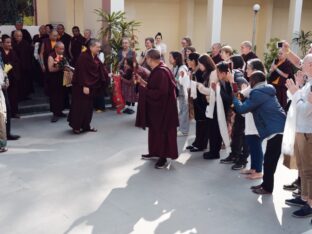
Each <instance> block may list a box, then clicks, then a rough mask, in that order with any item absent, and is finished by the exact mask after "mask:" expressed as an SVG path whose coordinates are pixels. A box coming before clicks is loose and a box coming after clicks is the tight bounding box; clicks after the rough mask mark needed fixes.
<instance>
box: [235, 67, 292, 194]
mask: <svg viewBox="0 0 312 234" xmlns="http://www.w3.org/2000/svg"><path fill="white" fill-rule="evenodd" d="M250 85H251V88H252V91H251V92H250V96H249V98H248V99H246V100H245V101H244V102H241V101H240V100H239V99H238V98H237V97H234V98H233V104H234V107H235V110H236V112H237V113H240V114H244V113H247V112H251V113H252V114H253V117H254V121H255V125H256V127H257V130H258V132H259V137H260V139H261V140H264V139H267V140H268V142H267V146H266V151H265V155H264V165H263V169H264V170H263V171H264V174H263V182H262V184H260V185H258V186H252V187H251V189H252V191H253V192H254V193H256V194H261V195H264V194H271V193H272V192H273V187H274V173H275V170H276V167H277V163H278V160H279V157H280V155H281V145H282V139H283V135H282V134H283V131H284V126H285V121H286V115H285V112H284V110H283V108H282V107H281V106H280V104H279V102H278V100H277V98H276V90H275V88H274V87H273V86H272V85H268V84H266V82H265V75H264V73H263V72H261V71H256V72H254V73H253V74H252V75H251V77H250Z"/></svg>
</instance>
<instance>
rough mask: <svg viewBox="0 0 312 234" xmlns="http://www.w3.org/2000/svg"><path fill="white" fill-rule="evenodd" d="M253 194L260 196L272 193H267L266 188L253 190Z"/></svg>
mask: <svg viewBox="0 0 312 234" xmlns="http://www.w3.org/2000/svg"><path fill="white" fill-rule="evenodd" d="M252 192H253V193H255V194H258V195H270V194H272V193H270V192H268V191H266V190H265V189H264V188H262V187H261V188H258V189H253V190H252Z"/></svg>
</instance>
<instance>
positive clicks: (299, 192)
mask: <svg viewBox="0 0 312 234" xmlns="http://www.w3.org/2000/svg"><path fill="white" fill-rule="evenodd" d="M292 196H293V197H301V189H296V190H295V191H293V193H292Z"/></svg>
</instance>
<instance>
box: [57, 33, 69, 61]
mask: <svg viewBox="0 0 312 234" xmlns="http://www.w3.org/2000/svg"><path fill="white" fill-rule="evenodd" d="M71 38H72V37H71V36H70V35H69V34H67V33H64V34H63V35H62V36H59V38H58V40H59V41H61V42H63V44H64V46H65V53H64V56H65V57H66V58H69V57H70V54H69V44H70V40H71Z"/></svg>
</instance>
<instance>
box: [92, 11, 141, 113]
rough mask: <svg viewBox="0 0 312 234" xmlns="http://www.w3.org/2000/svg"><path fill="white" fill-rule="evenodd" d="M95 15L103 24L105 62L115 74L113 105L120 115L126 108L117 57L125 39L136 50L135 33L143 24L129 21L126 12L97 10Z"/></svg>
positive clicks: (101, 34) (102, 36) (100, 32)
mask: <svg viewBox="0 0 312 234" xmlns="http://www.w3.org/2000/svg"><path fill="white" fill-rule="evenodd" d="M95 13H96V14H97V15H98V16H99V21H100V22H102V23H103V26H102V27H101V29H100V31H99V35H100V38H101V40H102V41H103V44H104V45H103V50H104V53H105V62H106V64H107V65H109V67H110V72H111V73H112V74H113V82H112V87H111V90H112V91H111V92H112V99H113V103H114V104H115V107H116V108H117V113H119V114H120V113H121V110H122V109H123V107H124V100H123V98H122V95H121V84H120V83H121V76H120V74H119V67H118V65H119V64H118V63H119V61H118V56H117V55H118V52H119V51H120V50H121V49H122V39H123V38H124V37H128V38H130V39H131V48H132V49H133V50H136V47H137V45H138V37H137V36H136V35H135V33H136V32H137V30H138V27H139V26H140V25H141V23H140V22H138V21H135V20H132V21H127V20H126V16H125V12H122V11H117V12H112V13H107V12H105V11H103V10H101V9H100V10H95Z"/></svg>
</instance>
